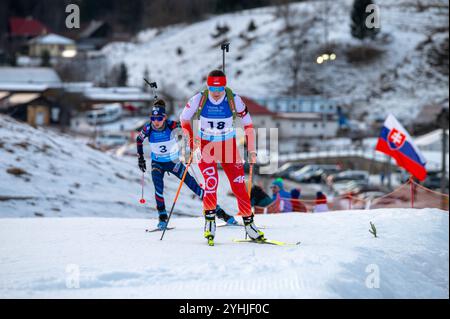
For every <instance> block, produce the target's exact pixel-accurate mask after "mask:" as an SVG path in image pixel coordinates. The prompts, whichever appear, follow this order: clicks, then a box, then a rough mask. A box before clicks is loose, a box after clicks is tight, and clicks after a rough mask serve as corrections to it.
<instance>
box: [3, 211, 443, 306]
mask: <svg viewBox="0 0 450 319" xmlns="http://www.w3.org/2000/svg"><path fill="white" fill-rule="evenodd" d="M448 219H449V216H448V213H447V212H443V211H439V210H435V209H425V210H410V209H385V210H374V211H370V212H369V211H352V212H336V213H328V214H282V215H276V216H267V215H265V216H258V218H257V220H258V222H259V224H261V225H265V226H266V230H265V232H266V234H267V236H268V237H271V238H273V239H278V240H284V241H301V242H302V243H301V245H300V246H298V247H276V246H268V245H256V244H237V243H233V242H232V239H233V238H241V237H243V230H242V229H241V228H219V229H218V234H217V238H216V242H217V245H216V246H215V247H209V246H207V245H206V243H205V240H204V239H203V238H202V237H201V235H202V225H203V221H202V220H201V219H200V218H177V219H175V220H173V226H176V229H175V230H173V231H170V232H168V233H167V234H166V238H165V239H164V241H160V240H159V237H160V234H159V233H155V234H148V233H145V232H144V229H145V228H146V227H147V226H148V221H146V220H142V219H102V218H65V219H56V218H44V219H0V242H1V245H0V298H83V297H87V298H117V297H120V298H448V297H449V279H448V278H449V277H448V274H449V233H448V230H449V220H448ZM369 222H373V223H374V224H375V225H376V227H377V230H378V234H379V238H374V237H373V236H372V235H371V234H370V233H369V231H368V230H369V228H370V226H369ZM76 287H79V288H76Z"/></svg>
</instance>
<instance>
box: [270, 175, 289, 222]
mask: <svg viewBox="0 0 450 319" xmlns="http://www.w3.org/2000/svg"><path fill="white" fill-rule="evenodd" d="M270 188H271V189H272V194H273V196H272V200H273V201H276V200H279V201H280V212H285V213H286V212H292V203H291V194H290V193H288V192H286V191H285V190H284V186H283V180H282V179H281V178H278V179H276V180H275V181H274V182H273V183H272V186H271V187H270Z"/></svg>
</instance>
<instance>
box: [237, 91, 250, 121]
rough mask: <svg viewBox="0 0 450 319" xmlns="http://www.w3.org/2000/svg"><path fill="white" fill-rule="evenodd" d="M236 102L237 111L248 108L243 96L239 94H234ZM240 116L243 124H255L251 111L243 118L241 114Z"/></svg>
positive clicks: (240, 111)
mask: <svg viewBox="0 0 450 319" xmlns="http://www.w3.org/2000/svg"><path fill="white" fill-rule="evenodd" d="M234 103H235V104H236V112H237V113H238V114H239V113H242V112H244V111H245V109H246V106H245V103H244V101H243V100H242V98H241V97H240V96H239V95H237V94H236V95H235V96H234ZM238 117H239V118H240V119H241V122H242V124H243V125H244V126H247V125H250V124H253V122H252V117H251V116H250V113H247V114H246V115H245V116H244V117H242V118H241V117H240V116H238Z"/></svg>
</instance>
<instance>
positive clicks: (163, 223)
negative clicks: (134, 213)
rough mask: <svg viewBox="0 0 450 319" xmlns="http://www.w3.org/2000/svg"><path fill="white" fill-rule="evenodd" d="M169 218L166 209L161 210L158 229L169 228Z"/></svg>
mask: <svg viewBox="0 0 450 319" xmlns="http://www.w3.org/2000/svg"><path fill="white" fill-rule="evenodd" d="M168 219H169V216H168V215H167V213H166V212H165V211H163V212H159V223H158V226H157V227H158V229H160V230H164V229H166V228H167V220H168Z"/></svg>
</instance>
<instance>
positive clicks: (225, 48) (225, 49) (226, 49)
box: [220, 42, 230, 73]
mask: <svg viewBox="0 0 450 319" xmlns="http://www.w3.org/2000/svg"><path fill="white" fill-rule="evenodd" d="M220 48H221V49H222V69H223V73H225V52H227V53H228V52H230V43H229V42H225V43H222V46H221V47H220Z"/></svg>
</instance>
